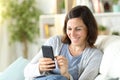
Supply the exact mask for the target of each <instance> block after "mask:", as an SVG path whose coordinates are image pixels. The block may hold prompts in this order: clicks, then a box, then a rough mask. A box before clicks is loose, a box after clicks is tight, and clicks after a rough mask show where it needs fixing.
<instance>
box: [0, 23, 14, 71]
mask: <svg viewBox="0 0 120 80" xmlns="http://www.w3.org/2000/svg"><path fill="white" fill-rule="evenodd" d="M6 23H7V22H5V23H4V24H1V25H0V71H3V70H4V69H5V68H6V67H7V66H8V65H9V64H10V63H11V61H12V59H13V58H12V56H13V57H14V55H13V54H10V49H9V48H10V47H9V42H8V31H7V24H6Z"/></svg>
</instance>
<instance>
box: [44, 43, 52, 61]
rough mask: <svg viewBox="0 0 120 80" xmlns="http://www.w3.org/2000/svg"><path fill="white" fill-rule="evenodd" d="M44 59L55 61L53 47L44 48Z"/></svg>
mask: <svg viewBox="0 0 120 80" xmlns="http://www.w3.org/2000/svg"><path fill="white" fill-rule="evenodd" d="M42 52H43V57H46V58H51V59H52V60H54V54H53V48H52V46H45V45H43V46H42Z"/></svg>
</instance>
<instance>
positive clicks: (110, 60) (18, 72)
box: [0, 35, 120, 80]
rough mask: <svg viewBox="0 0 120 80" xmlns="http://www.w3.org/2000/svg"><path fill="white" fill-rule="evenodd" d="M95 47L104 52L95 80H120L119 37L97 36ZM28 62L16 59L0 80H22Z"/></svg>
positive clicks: (1, 75)
mask: <svg viewBox="0 0 120 80" xmlns="http://www.w3.org/2000/svg"><path fill="white" fill-rule="evenodd" d="M95 45H96V47H97V48H99V49H101V50H102V51H103V52H104V54H103V59H102V61H101V65H100V74H99V75H98V76H97V77H96V79H95V80H120V69H119V68H120V36H114V35H109V36H108V35H99V37H98V39H97V41H96V43H95ZM28 62H29V61H28V60H26V59H24V58H23V57H20V58H18V59H17V60H16V61H15V62H13V63H12V64H11V65H10V66H9V67H8V68H7V69H6V70H5V71H3V72H2V73H0V80H8V79H9V80H24V75H23V71H24V67H25V66H26V65H27V64H28Z"/></svg>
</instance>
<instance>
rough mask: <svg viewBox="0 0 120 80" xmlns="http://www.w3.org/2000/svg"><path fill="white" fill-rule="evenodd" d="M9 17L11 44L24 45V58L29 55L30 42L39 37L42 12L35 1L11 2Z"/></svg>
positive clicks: (13, 0) (8, 6)
mask: <svg viewBox="0 0 120 80" xmlns="http://www.w3.org/2000/svg"><path fill="white" fill-rule="evenodd" d="M5 14H6V15H8V16H9V21H10V23H9V27H8V29H9V33H10V42H11V43H15V42H21V43H22V44H23V45H24V57H25V58H27V55H28V52H27V51H28V42H34V40H35V38H36V37H37V36H39V26H38V21H39V16H40V14H41V12H40V10H39V9H38V8H37V7H36V5H35V0H21V1H20V0H9V1H8V2H7V13H5Z"/></svg>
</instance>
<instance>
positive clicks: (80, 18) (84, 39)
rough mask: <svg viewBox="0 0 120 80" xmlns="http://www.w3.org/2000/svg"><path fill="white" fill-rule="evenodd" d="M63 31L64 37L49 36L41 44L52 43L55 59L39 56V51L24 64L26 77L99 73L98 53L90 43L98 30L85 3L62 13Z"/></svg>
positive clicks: (61, 78) (83, 77)
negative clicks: (64, 13)
mask: <svg viewBox="0 0 120 80" xmlns="http://www.w3.org/2000/svg"><path fill="white" fill-rule="evenodd" d="M63 32H64V36H54V37H51V38H50V39H48V40H47V42H46V43H45V44H44V45H49V46H52V48H53V52H54V55H55V56H56V57H55V59H56V60H55V61H53V60H52V59H50V58H43V55H42V51H41V50H40V51H39V53H38V54H37V55H36V56H35V57H34V58H33V60H32V61H31V62H30V63H29V64H28V65H27V66H26V68H25V71H24V75H25V77H26V78H33V79H35V80H46V78H48V79H49V80H94V79H95V77H96V76H97V75H98V73H99V66H100V63H101V59H102V52H101V51H100V50H98V49H97V48H96V47H95V46H94V43H95V41H96V39H97V35H98V29H97V23H96V20H95V18H94V16H93V14H92V13H91V11H90V10H89V8H87V7H86V6H76V7H74V8H72V9H71V10H70V12H69V13H68V14H67V15H66V18H65V22H64V28H63ZM48 54H49V53H48ZM54 63H55V64H54ZM53 67H56V68H55V69H54V68H53Z"/></svg>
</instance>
